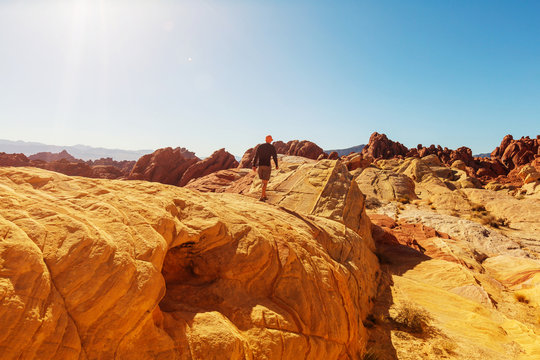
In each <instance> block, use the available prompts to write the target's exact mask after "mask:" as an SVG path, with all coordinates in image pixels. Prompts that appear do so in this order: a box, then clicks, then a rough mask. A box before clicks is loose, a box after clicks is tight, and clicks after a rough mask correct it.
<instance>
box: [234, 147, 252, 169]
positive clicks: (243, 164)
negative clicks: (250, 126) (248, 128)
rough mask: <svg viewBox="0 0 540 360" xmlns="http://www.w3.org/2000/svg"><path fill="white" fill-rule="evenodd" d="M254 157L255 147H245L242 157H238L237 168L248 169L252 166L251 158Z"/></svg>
mask: <svg viewBox="0 0 540 360" xmlns="http://www.w3.org/2000/svg"><path fill="white" fill-rule="evenodd" d="M254 157H255V148H250V149H247V150H246V152H245V153H244V155H243V156H242V159H240V164H238V168H239V169H250V168H251V167H252V166H253V158H254Z"/></svg>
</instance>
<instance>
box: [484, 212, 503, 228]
mask: <svg viewBox="0 0 540 360" xmlns="http://www.w3.org/2000/svg"><path fill="white" fill-rule="evenodd" d="M481 222H482V224H483V225H489V226H491V227H494V228H497V229H498V228H500V227H503V226H508V224H509V222H508V219H505V218H496V217H495V216H493V215H487V216H484V217H482V219H481Z"/></svg>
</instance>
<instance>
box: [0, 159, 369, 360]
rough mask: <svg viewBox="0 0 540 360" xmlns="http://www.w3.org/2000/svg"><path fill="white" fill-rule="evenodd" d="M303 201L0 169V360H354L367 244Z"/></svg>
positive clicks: (365, 306) (363, 306)
mask: <svg viewBox="0 0 540 360" xmlns="http://www.w3.org/2000/svg"><path fill="white" fill-rule="evenodd" d="M311 165H312V168H313V164H311ZM325 166H326V169H327V172H326V173H325V174H326V176H327V177H330V178H331V177H332V176H334V177H335V176H338V175H339V176H341V175H340V174H342V173H341V172H340V170H339V168H336V167H335V166H334V167H332V166H330V165H328V166H327V165H325ZM320 173H321V174H322V173H323V172H320ZM343 176H345V174H343ZM303 179H304V180H302V181H308V180H309V179H307V178H303ZM298 180H300V179H298ZM321 180H322V179H318V180H317V181H321ZM338 184H339V185H340V186H344V185H345V184H348V186H349V190H348V191H347V192H349V191H354V190H350V189H351V188H353V189H354V186H353V185H351V184H354V183H353V182H352V181H349V180H348V181H347V182H342V183H339V182H338ZM331 189H332V187H330V188H328V187H324V191H323V193H326V192H327V191H330V190H331ZM319 195H320V194H319ZM319 195H317V196H314V198H315V197H320V196H319ZM313 203H314V204H315V205H317V206H316V207H315V209H316V211H312V212H311V215H308V214H305V213H301V212H300V210H301V209H297V210H298V211H290V210H287V209H282V208H279V207H276V206H272V205H269V204H264V203H261V202H258V201H256V200H254V199H250V198H249V197H245V196H241V195H236V194H203V193H199V192H194V191H191V190H188V189H183V188H177V187H173V186H167V185H162V184H159V183H151V182H141V181H129V182H126V181H118V180H97V179H86V178H77V177H67V176H64V175H60V174H58V173H54V172H49V171H45V170H40V169H35V168H0V255H1V256H0V258H1V259H2V263H1V267H0V294H1V297H0V303H1V306H0V323H1V327H2V329H3V331H2V333H1V334H0V348H1V349H2V358H3V359H21V358H23V359H24V358H40V359H209V358H213V359H253V360H254V359H257V360H258V359H298V358H302V359H321V358H325V359H358V358H360V357H361V356H362V354H363V352H364V348H365V343H366V341H367V337H366V332H365V328H364V326H363V325H362V322H363V320H364V319H365V317H366V316H367V314H368V312H369V310H370V308H371V301H372V300H373V298H374V295H375V292H376V289H377V285H378V274H379V273H378V270H379V268H378V262H377V259H376V257H375V255H374V254H373V253H372V251H371V250H370V249H372V248H373V246H374V245H373V242H372V239H371V237H363V236H360V235H358V233H363V232H365V231H366V230H367V229H359V230H358V229H355V230H356V231H353V230H352V229H349V228H347V227H345V226H344V225H343V223H340V222H337V221H333V220H330V219H328V218H324V217H322V216H327V215H331V216H329V217H333V212H332V211H331V210H332V209H330V208H329V207H328V206H325V204H329V200H325V201H323V202H319V201H313ZM356 204H357V205H361V203H356ZM338 208H339V207H338ZM340 211H341V210H340ZM355 211H358V210H355ZM343 213H346V212H343V211H341V212H340V214H343Z"/></svg>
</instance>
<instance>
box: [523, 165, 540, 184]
mask: <svg viewBox="0 0 540 360" xmlns="http://www.w3.org/2000/svg"><path fill="white" fill-rule="evenodd" d="M519 176H520V177H521V178H522V179H523V183H524V184H528V183H530V182H534V181H538V180H539V179H540V173H539V172H538V171H537V170H536V168H535V167H534V166H532V165H530V164H527V165H525V166H523V167H522V168H521V170H520V171H519Z"/></svg>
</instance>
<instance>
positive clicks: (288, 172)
mask: <svg viewBox="0 0 540 360" xmlns="http://www.w3.org/2000/svg"><path fill="white" fill-rule="evenodd" d="M249 194H251V195H252V196H255V197H258V196H260V194H261V181H260V180H259V179H258V177H256V178H255V180H254V182H253V184H252V186H251V190H250V192H249ZM267 195H268V202H269V203H271V204H274V205H278V206H281V207H283V208H286V209H288V210H290V211H294V212H298V213H302V214H310V215H317V216H321V217H325V218H328V219H332V220H335V221H338V222H341V223H343V224H345V225H346V226H347V227H349V228H351V229H353V230H354V231H359V232H360V235H361V236H362V237H363V238H364V239H371V229H370V226H371V222H370V221H369V218H368V217H367V215H366V214H365V210H364V201H365V196H364V195H363V194H362V192H361V191H360V189H359V188H358V185H357V183H356V182H355V181H354V180H353V177H352V175H351V174H350V173H349V172H348V170H347V168H346V167H345V165H343V164H342V163H341V162H340V161H339V160H338V161H336V160H321V161H318V162H316V161H313V160H309V159H306V158H302V157H296V156H285V157H281V158H280V166H279V171H275V170H274V171H273V174H272V177H271V178H270V182H269V183H268V189H267Z"/></svg>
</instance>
